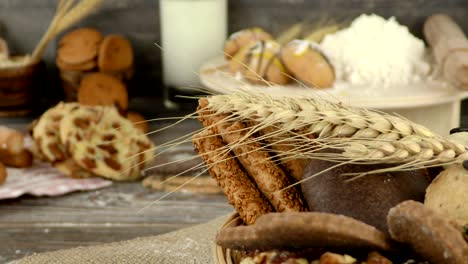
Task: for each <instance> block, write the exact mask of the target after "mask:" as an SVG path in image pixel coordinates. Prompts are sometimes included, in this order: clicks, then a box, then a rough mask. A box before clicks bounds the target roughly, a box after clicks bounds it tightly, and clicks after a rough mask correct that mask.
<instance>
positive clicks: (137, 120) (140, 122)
mask: <svg viewBox="0 0 468 264" xmlns="http://www.w3.org/2000/svg"><path fill="white" fill-rule="evenodd" d="M127 119H128V120H130V122H132V123H133V125H134V126H135V127H136V128H138V129H139V130H140V131H141V132H143V133H147V132H148V123H147V122H146V118H145V117H144V116H142V115H141V114H140V113H137V112H131V111H130V112H128V113H127Z"/></svg>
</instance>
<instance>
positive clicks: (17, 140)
mask: <svg viewBox="0 0 468 264" xmlns="http://www.w3.org/2000/svg"><path fill="white" fill-rule="evenodd" d="M23 147H24V136H23V134H21V133H20V132H19V131H17V130H14V129H11V128H8V127H5V126H0V148H3V149H6V150H8V151H9V152H10V153H19V152H21V150H23Z"/></svg>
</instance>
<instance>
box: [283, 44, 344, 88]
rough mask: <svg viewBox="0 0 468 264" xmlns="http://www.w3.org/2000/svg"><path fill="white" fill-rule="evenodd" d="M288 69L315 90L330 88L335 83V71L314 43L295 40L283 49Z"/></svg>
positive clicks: (284, 60)
mask: <svg viewBox="0 0 468 264" xmlns="http://www.w3.org/2000/svg"><path fill="white" fill-rule="evenodd" d="M281 59H282V61H283V63H284V65H285V66H286V68H287V69H288V70H289V71H290V72H291V73H292V74H293V75H294V77H295V78H297V79H298V80H299V81H300V82H302V83H304V84H305V85H307V86H310V87H314V88H328V87H331V86H332V85H333V82H334V81H335V71H334V69H333V67H332V65H331V64H330V63H329V62H328V61H327V59H326V57H325V55H324V54H322V53H321V52H320V51H319V50H318V48H317V47H316V45H314V43H313V42H311V41H307V40H297V39H296V40H293V41H291V42H289V43H288V44H286V45H285V46H284V47H283V48H282V49H281Z"/></svg>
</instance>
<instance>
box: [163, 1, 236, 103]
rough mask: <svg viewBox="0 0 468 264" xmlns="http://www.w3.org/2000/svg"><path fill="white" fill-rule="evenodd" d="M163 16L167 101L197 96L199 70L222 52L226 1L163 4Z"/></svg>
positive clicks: (225, 25)
mask: <svg viewBox="0 0 468 264" xmlns="http://www.w3.org/2000/svg"><path fill="white" fill-rule="evenodd" d="M160 12H161V13H160V19H161V40H162V61H163V65H162V66H163V82H164V85H165V88H164V89H165V97H167V96H170V95H171V94H170V93H174V91H176V92H177V91H178V92H181V93H185V94H190V93H194V89H193V87H200V85H201V84H200V81H199V76H198V71H199V68H200V66H201V65H202V64H203V63H204V62H206V61H208V60H210V59H212V58H214V57H216V56H219V55H221V54H222V52H223V46H224V41H225V40H226V37H227V0H160ZM168 89H169V90H168ZM171 89H172V90H171ZM171 91H172V92H171ZM168 93H169V95H168ZM166 105H167V106H169V105H168V104H166Z"/></svg>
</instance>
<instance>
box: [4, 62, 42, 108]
mask: <svg viewBox="0 0 468 264" xmlns="http://www.w3.org/2000/svg"><path fill="white" fill-rule="evenodd" d="M21 60H25V57H21V56H17V57H11V61H12V63H11V65H5V66H0V111H20V110H21V111H24V110H27V109H31V108H32V103H33V97H34V96H33V94H34V87H35V86H36V85H37V84H38V83H37V82H36V81H37V78H38V72H39V68H40V65H41V64H40V61H35V62H26V61H25V62H24V63H22V62H21Z"/></svg>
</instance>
